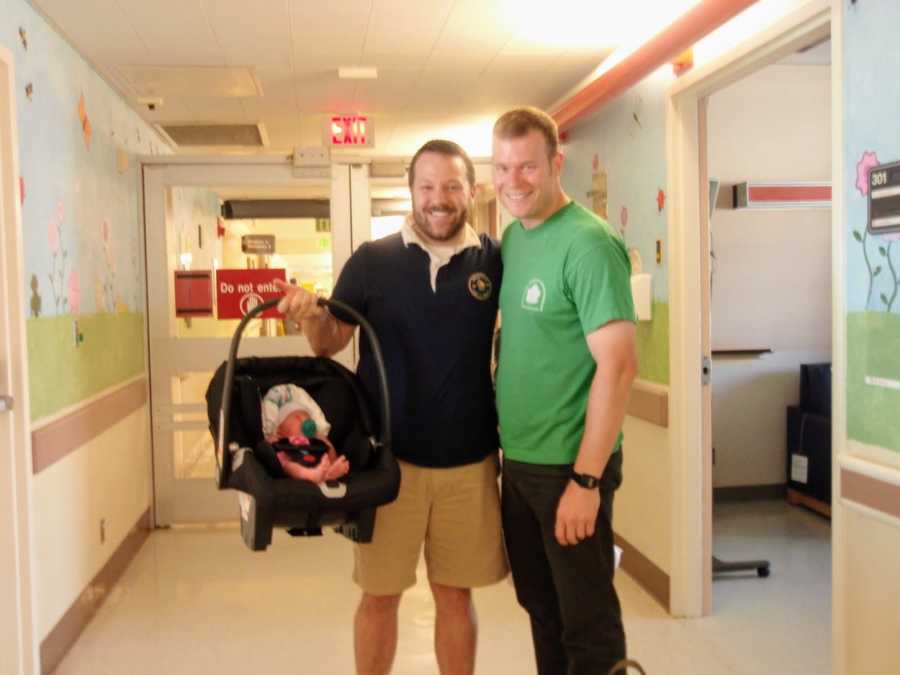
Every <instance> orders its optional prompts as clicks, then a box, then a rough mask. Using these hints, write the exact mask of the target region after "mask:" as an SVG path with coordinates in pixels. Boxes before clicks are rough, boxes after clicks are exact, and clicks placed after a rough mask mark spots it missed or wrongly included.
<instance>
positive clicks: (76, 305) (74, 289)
mask: <svg viewBox="0 0 900 675" xmlns="http://www.w3.org/2000/svg"><path fill="white" fill-rule="evenodd" d="M79 309H81V284H80V283H79V281H78V270H72V272H71V274H69V312H70V313H71V314H78V310H79Z"/></svg>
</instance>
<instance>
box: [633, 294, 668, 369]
mask: <svg viewBox="0 0 900 675" xmlns="http://www.w3.org/2000/svg"><path fill="white" fill-rule="evenodd" d="M636 339H637V353H638V377H639V378H641V379H642V380H649V381H651V382H656V383H657V384H669V303H668V302H663V301H662V300H654V301H653V320H652V321H638V323H637V338H636Z"/></svg>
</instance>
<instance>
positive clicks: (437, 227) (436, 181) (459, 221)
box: [411, 152, 474, 243]
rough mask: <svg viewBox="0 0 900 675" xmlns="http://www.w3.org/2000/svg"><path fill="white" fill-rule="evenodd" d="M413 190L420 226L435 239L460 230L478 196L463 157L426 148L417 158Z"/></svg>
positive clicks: (448, 237) (416, 220) (416, 221)
mask: <svg viewBox="0 0 900 675" xmlns="http://www.w3.org/2000/svg"><path fill="white" fill-rule="evenodd" d="M411 193H412V204H413V223H414V224H415V227H416V230H417V231H418V232H419V234H420V235H421V236H423V237H424V238H425V239H426V240H428V241H431V242H433V243H441V242H446V241H449V240H452V239H454V238H455V237H456V236H457V235H458V234H459V232H460V230H462V228H463V226H464V225H465V224H466V221H467V220H468V216H469V206H470V204H471V203H472V199H473V198H474V188H473V186H472V185H470V184H469V180H468V178H467V176H466V165H465V162H463V160H462V158H460V157H454V156H450V155H444V154H440V153H437V152H423V153H422V154H421V155H419V157H418V158H417V159H416V165H415V177H414V179H413V182H412V185H411Z"/></svg>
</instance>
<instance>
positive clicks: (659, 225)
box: [562, 73, 671, 301]
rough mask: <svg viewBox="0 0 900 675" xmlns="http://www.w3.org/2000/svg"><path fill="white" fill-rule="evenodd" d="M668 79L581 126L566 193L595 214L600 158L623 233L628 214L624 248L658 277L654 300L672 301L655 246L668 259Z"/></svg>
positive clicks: (647, 82)
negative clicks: (663, 201)
mask: <svg viewBox="0 0 900 675" xmlns="http://www.w3.org/2000/svg"><path fill="white" fill-rule="evenodd" d="M670 81H671V79H670V78H667V77H665V76H664V73H656V74H654V75H652V76H650V77H648V78H645V79H644V80H642V81H641V82H640V83H639V84H637V85H636V86H635V87H634V88H632V89H630V90H629V91H627V92H626V93H625V94H623V95H622V96H620V97H618V98H617V99H615V100H614V101H613V102H612V103H610V104H609V105H608V106H606V107H604V108H603V109H602V110H601V111H600V113H599V114H598V116H596V117H593V118H591V119H588V120H587V121H585V122H583V123H581V124H579V125H578V126H576V127H575V128H574V129H573V130H571V132H570V133H569V140H568V142H567V143H566V144H565V147H564V149H563V150H564V152H565V155H566V159H565V163H564V165H563V175H562V179H563V187H564V189H565V190H566V192H567V193H568V194H569V196H570V197H572V198H573V199H575V200H576V201H579V202H581V203H582V204H584V205H585V206H586V207H587V208H591V206H592V202H591V198H590V197H589V196H588V192H589V191H590V190H591V178H592V174H593V158H594V156H595V155H596V156H597V158H598V160H599V161H600V163H601V164H602V165H603V166H604V167H605V168H606V170H607V172H608V189H609V202H608V214H609V215H608V218H607V219H608V220H609V223H610V224H611V225H612V226H613V227H615V228H616V229H617V230H619V231H622V229H623V226H622V208H623V207H625V208H626V209H627V212H628V216H627V226H625V227H624V236H625V243H626V244H627V246H628V247H629V248H631V247H637V249H638V250H639V251H640V253H641V259H642V260H643V263H644V271H645V272H651V273H652V274H653V296H654V297H655V298H656V299H658V300H664V301H668V297H669V284H668V262H667V260H666V258H665V256H664V257H663V261H662V264H660V265H657V264H656V240H657V239H659V240H661V241H662V247H663V252H664V253H665V250H666V244H667V241H668V233H667V229H666V208H665V206H664V207H663V209H662V210H661V211H660V209H659V208H658V205H657V195H658V192H659V190H663V191H664V192H665V189H666V114H665V110H666V109H665V87H666V86H667V85H668V83H669V82H670Z"/></svg>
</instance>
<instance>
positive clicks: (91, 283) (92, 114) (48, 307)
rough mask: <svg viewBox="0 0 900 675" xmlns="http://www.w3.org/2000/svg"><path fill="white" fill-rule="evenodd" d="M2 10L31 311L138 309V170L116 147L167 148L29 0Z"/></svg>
mask: <svg viewBox="0 0 900 675" xmlns="http://www.w3.org/2000/svg"><path fill="white" fill-rule="evenodd" d="M0 16H3V17H4V21H3V28H2V32H0V44H2V45H4V46H5V47H6V48H7V49H9V50H10V51H11V52H12V53H13V57H14V60H15V67H16V78H17V83H18V86H17V87H16V90H17V91H19V92H21V95H20V96H19V99H18V101H17V102H16V103H17V106H16V107H17V111H16V112H17V122H18V129H19V138H20V149H19V161H20V172H21V174H22V185H23V186H24V185H25V184H27V185H28V192H29V195H28V199H27V200H24V190H23V195H22V196H23V200H24V201H23V204H22V222H23V246H24V251H25V274H26V288H31V290H32V296H31V297H30V298H29V299H28V302H29V304H30V306H29V307H28V310H29V315H30V316H32V317H34V316H51V315H60V314H92V313H96V312H115V311H119V310H122V311H142V308H143V295H144V294H143V284H144V281H143V268H142V266H140V265H135V264H133V263H135V262H137V261H138V260H139V258H140V254H139V251H140V247H141V241H140V222H139V211H138V208H139V207H138V173H137V170H138V169H137V164H136V163H133V162H132V166H131V167H130V169H129V170H128V171H126V172H125V173H120V172H119V171H118V170H117V152H118V151H119V150H124V151H125V152H126V153H128V155H132V156H133V155H138V154H156V153H158V152H160V151H162V150H163V149H164V146H163V145H162V143H160V142H159V140H158V139H157V138H156V135H155V134H154V133H153V132H152V131H150V130H149V128H148V127H147V125H146V124H145V123H144V122H143V120H141V119H140V117H138V115H137V114H136V113H135V112H134V111H133V110H131V108H130V107H129V106H128V105H127V104H126V102H125V101H124V100H122V98H121V97H120V96H119V95H118V94H116V93H115V92H113V91H112V90H110V88H109V86H108V85H107V84H106V83H105V82H104V81H103V80H102V79H101V78H100V77H99V76H98V75H97V73H96V72H95V71H94V70H93V69H92V68H91V67H90V66H88V65H87V64H86V63H85V62H84V61H83V60H82V59H81V58H80V56H78V54H77V53H75V52H74V51H73V50H72V49H71V48H70V47H69V45H68V44H67V43H66V42H65V41H63V40H62V38H60V37H59V36H58V35H57V34H56V33H55V32H53V31H52V30H51V29H50V28H49V27H48V26H47V25H46V24H45V23H44V22H43V21H42V20H41V19H40V18H39V17H38V16H36V15H35V14H34V12H33V10H31V9H30V8H29V7H28V6H27V4H26V3H25V2H23V1H22V0H0ZM66 111H71V112H70V113H68V114H66ZM141 129H143V130H144V132H145V133H144V138H143V141H140V140H138V139H139V138H140V133H141ZM117 263H118V267H119V268H120V270H121V271H120V272H119V273H118V274H116V270H115V268H116V266H117ZM126 271H127V272H126ZM34 279H36V280H37V284H36V285H37V288H34V286H35V283H34ZM35 296H37V298H39V301H34V302H32V300H33V299H34V297H35Z"/></svg>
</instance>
